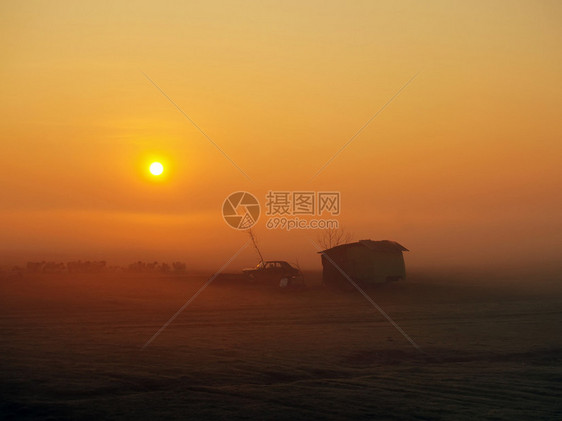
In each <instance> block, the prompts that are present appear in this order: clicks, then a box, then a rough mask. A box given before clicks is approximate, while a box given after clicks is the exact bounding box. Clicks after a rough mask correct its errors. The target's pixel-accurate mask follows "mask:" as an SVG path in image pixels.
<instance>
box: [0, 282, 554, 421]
mask: <svg viewBox="0 0 562 421" xmlns="http://www.w3.org/2000/svg"><path fill="white" fill-rule="evenodd" d="M309 279H310V277H309ZM205 280H206V278H204V277H199V276H189V277H187V276H184V277H179V278H178V277H173V276H168V277H158V276H153V277H143V276H134V275H111V276H110V275H104V276H97V275H81V276H71V275H67V274H61V275H33V276H31V275H26V276H25V277H24V279H22V280H10V281H4V282H3V283H2V284H1V287H0V288H1V290H0V297H1V298H0V305H1V310H0V317H1V318H0V333H1V335H0V353H1V362H0V375H1V380H0V417H1V418H4V419H15V418H42V419H49V418H51V419H61V418H62V419H65V418H66V419H99V418H100V417H104V418H111V419H119V418H127V419H130V418H140V419H154V418H155V417H159V418H177V419H189V418H201V417H208V418H211V417H214V418H217V417H219V418H225V419H226V418H228V419H232V418H259V419H279V418H286V419H290V418H291V419H294V418H304V419H313V418H322V419H342V418H365V419H372V418H381V419H404V418H407V419H452V418H454V419H467V420H476V419H510V420H512V419H555V418H558V419H561V418H562V399H561V397H562V335H561V332H562V329H561V328H562V288H560V287H559V284H558V283H557V282H556V279H554V280H552V279H551V280H550V282H541V283H539V282H536V281H534V280H533V282H531V281H529V282H528V283H527V284H521V283H518V284H517V285H514V284H513V283H511V282H510V281H509V280H504V281H503V282H501V283H499V284H495V286H490V285H489V283H487V282H481V283H478V282H477V281H478V280H473V282H469V283H462V282H460V281H458V282H457V281H455V280H447V281H439V282H438V281H434V280H432V279H431V277H426V278H425V279H423V280H419V279H418V280H416V279H415V277H414V279H410V280H409V281H406V282H404V283H395V284H390V285H383V286H380V287H378V288H376V289H373V290H370V291H369V293H370V294H371V296H372V297H373V298H374V299H375V301H376V302H377V303H378V304H380V305H381V306H382V307H383V308H384V309H385V310H386V311H387V312H388V313H389V314H390V315H391V316H392V317H393V318H394V319H395V320H396V321H397V322H398V324H399V325H400V326H401V327H402V328H403V329H404V330H405V331H406V332H408V333H409V334H410V336H411V337H412V338H413V339H414V340H415V341H416V342H417V343H418V344H419V346H420V347H421V348H422V349H423V351H424V353H423V354H422V353H419V352H418V351H416V350H415V349H414V348H413V347H412V346H411V345H410V344H409V343H408V342H407V341H406V340H405V339H404V338H403V337H402V336H401V335H400V334H399V333H398V332H397V331H396V330H395V329H394V328H393V327H392V326H390V325H389V323H388V322H386V321H385V320H384V319H383V318H382V317H381V315H380V314H379V313H377V311H376V310H375V309H374V308H373V307H372V306H371V305H370V304H369V303H367V302H366V301H365V299H364V298H363V297H361V296H360V295H359V294H358V293H357V292H345V293H335V292H332V291H326V290H324V289H322V288H320V287H319V286H317V285H314V282H311V283H312V286H310V287H309V288H307V289H306V290H303V291H290V292H289V291H284V292H281V291H278V290H268V289H259V290H256V289H254V288H250V287H247V286H246V287H236V286H234V285H232V280H227V279H222V280H219V281H218V282H216V283H214V284H212V285H211V286H210V287H209V288H208V289H207V290H206V291H204V292H203V293H202V294H201V296H199V297H198V298H197V299H196V300H195V301H194V302H193V304H192V305H191V306H190V307H188V308H187V309H186V310H185V312H183V313H182V314H181V315H180V316H179V317H178V318H177V319H176V320H175V321H174V322H173V323H172V324H171V325H170V326H169V327H168V328H167V329H166V330H165V331H164V332H163V333H162V334H161V335H160V336H159V337H158V338H157V339H156V340H155V341H154V342H153V343H152V344H151V345H150V346H148V347H147V348H146V349H145V350H141V346H142V345H143V344H144V343H145V342H146V341H147V340H148V339H149V338H150V337H151V336H152V335H153V334H154V333H155V332H156V331H157V330H158V328H160V326H162V324H164V323H165V322H166V321H167V320H168V318H169V317H170V316H171V315H172V314H173V313H174V312H175V311H176V310H177V309H178V308H179V307H180V306H181V305H182V304H183V303H184V302H185V301H186V300H187V299H188V298H189V297H190V296H191V295H192V294H193V293H194V292H195V291H196V290H197V288H198V287H199V286H200V285H201V284H202V283H204V281H205ZM553 281H554V282H553Z"/></svg>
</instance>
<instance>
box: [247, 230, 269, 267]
mask: <svg viewBox="0 0 562 421" xmlns="http://www.w3.org/2000/svg"><path fill="white" fill-rule="evenodd" d="M247 233H248V235H249V236H250V239H251V240H252V244H253V245H254V249H256V252H257V253H258V256H259V257H260V263H261V264H264V263H265V262H264V260H263V256H262V254H261V251H260V248H259V246H258V241H257V238H256V235H255V234H254V232H253V231H252V229H251V228H250V229H249V230H248V231H247Z"/></svg>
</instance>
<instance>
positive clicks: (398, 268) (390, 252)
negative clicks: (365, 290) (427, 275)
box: [320, 240, 408, 286]
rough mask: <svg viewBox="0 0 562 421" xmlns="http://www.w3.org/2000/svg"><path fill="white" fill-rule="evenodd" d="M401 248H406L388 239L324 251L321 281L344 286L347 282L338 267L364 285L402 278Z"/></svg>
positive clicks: (359, 242)
mask: <svg viewBox="0 0 562 421" xmlns="http://www.w3.org/2000/svg"><path fill="white" fill-rule="evenodd" d="M403 251H408V249H407V248H405V247H403V246H402V245H400V244H398V243H397V242H396V241H388V240H383V241H372V240H360V241H357V242H355V243H348V244H341V245H339V246H335V247H332V248H329V249H327V250H323V251H321V252H320V253H321V256H322V281H323V283H324V284H325V285H332V286H340V285H342V284H345V285H347V284H348V283H349V281H348V280H347V279H346V278H345V276H344V275H343V274H342V273H341V272H340V270H339V269H341V270H342V271H343V272H345V273H346V274H347V275H348V276H349V277H350V278H351V279H353V280H354V281H356V282H360V283H362V284H366V285H368V284H374V283H379V282H386V281H397V280H400V279H405V277H406V266H405V265H404V256H403V255H402V252H403ZM332 262H333V263H335V265H334V264H333V263H332ZM336 266H337V267H336ZM338 268H339V269H338Z"/></svg>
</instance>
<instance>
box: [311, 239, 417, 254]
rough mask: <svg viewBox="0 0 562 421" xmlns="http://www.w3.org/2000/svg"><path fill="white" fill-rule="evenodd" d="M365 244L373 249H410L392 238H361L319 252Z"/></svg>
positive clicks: (391, 250)
mask: <svg viewBox="0 0 562 421" xmlns="http://www.w3.org/2000/svg"><path fill="white" fill-rule="evenodd" d="M357 246H363V247H367V248H368V249H370V250H373V251H383V252H394V253H396V252H402V251H409V250H408V249H407V248H406V247H404V246H402V245H401V244H399V243H397V242H396V241H390V240H381V241H373V240H359V241H357V242H355V243H347V244H340V245H339V246H335V247H332V248H329V249H326V250H322V251H319V252H318V253H325V252H330V251H336V250H338V251H339V250H341V249H344V248H349V247H357Z"/></svg>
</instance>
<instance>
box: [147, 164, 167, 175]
mask: <svg viewBox="0 0 562 421" xmlns="http://www.w3.org/2000/svg"><path fill="white" fill-rule="evenodd" d="M163 172H164V166H163V165H162V164H161V163H160V162H153V163H152V164H150V173H151V174H152V175H160V174H162V173H163Z"/></svg>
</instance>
